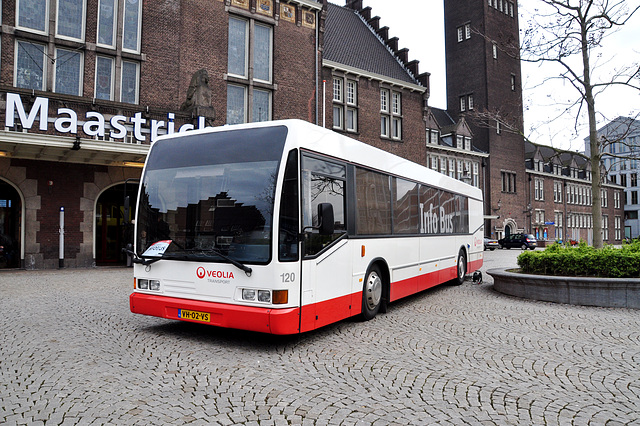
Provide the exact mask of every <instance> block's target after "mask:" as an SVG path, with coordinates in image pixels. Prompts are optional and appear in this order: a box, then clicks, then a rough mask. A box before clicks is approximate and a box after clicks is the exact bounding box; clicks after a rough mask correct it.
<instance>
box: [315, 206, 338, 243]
mask: <svg viewBox="0 0 640 426" xmlns="http://www.w3.org/2000/svg"><path fill="white" fill-rule="evenodd" d="M318 222H319V226H318V229H319V231H320V235H331V234H333V232H334V226H335V223H334V219H333V205H331V203H320V204H318Z"/></svg>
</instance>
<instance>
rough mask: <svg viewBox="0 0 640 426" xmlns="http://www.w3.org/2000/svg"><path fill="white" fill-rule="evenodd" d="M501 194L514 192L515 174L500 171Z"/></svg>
mask: <svg viewBox="0 0 640 426" xmlns="http://www.w3.org/2000/svg"><path fill="white" fill-rule="evenodd" d="M500 175H501V176H502V192H511V193H515V192H516V174H515V173H514V172H507V171H502V172H500Z"/></svg>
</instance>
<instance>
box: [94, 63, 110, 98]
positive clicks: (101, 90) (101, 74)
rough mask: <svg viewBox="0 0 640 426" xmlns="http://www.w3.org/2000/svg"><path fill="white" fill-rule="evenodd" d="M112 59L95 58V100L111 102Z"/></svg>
mask: <svg viewBox="0 0 640 426" xmlns="http://www.w3.org/2000/svg"><path fill="white" fill-rule="evenodd" d="M112 90H113V59H111V58H105V57H104V56H98V57H97V58H96V94H95V97H96V98H97V99H105V100H108V101H110V100H113V92H112Z"/></svg>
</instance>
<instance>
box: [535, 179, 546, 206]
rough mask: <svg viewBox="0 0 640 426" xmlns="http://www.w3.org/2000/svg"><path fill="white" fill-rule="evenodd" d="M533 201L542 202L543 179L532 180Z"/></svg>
mask: <svg viewBox="0 0 640 426" xmlns="http://www.w3.org/2000/svg"><path fill="white" fill-rule="evenodd" d="M534 186H535V192H534V199H535V200H536V201H544V180H543V179H537V178H536V179H534Z"/></svg>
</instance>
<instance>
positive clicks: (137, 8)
mask: <svg viewBox="0 0 640 426" xmlns="http://www.w3.org/2000/svg"><path fill="white" fill-rule="evenodd" d="M141 17H142V0H126V1H125V2H124V23H123V31H122V49H123V50H127V51H131V52H139V51H140V27H141V22H140V20H141Z"/></svg>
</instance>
